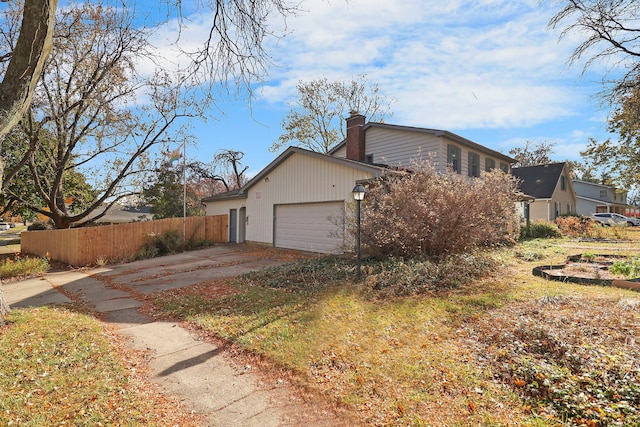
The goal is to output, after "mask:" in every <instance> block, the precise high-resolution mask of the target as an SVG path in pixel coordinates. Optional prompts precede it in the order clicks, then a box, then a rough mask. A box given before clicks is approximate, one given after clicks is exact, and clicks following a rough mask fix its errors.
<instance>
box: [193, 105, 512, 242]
mask: <svg viewBox="0 0 640 427" xmlns="http://www.w3.org/2000/svg"><path fill="white" fill-rule="evenodd" d="M420 159H422V160H425V161H429V162H430V163H431V164H432V165H433V166H434V167H435V168H436V170H440V171H444V170H445V168H446V167H447V165H450V166H451V167H452V168H453V169H454V170H455V171H457V172H458V173H460V174H465V175H468V176H470V177H474V176H479V175H480V172H481V170H482V169H484V170H490V169H494V168H496V167H499V168H501V169H503V170H504V171H505V172H508V171H509V169H510V165H511V164H512V163H513V162H514V159H512V158H511V157H508V156H505V155H504V154H501V153H499V152H497V151H494V150H491V149H489V148H487V147H484V146H482V145H480V144H477V143H475V142H473V141H470V140H468V139H465V138H463V137H461V136H458V135H455V134H453V133H451V132H447V131H442V130H435V129H425V128H416V127H409V126H398V125H390V124H384V123H372V122H369V123H365V117H364V116H362V115H359V114H351V116H350V117H349V118H347V136H346V138H345V140H344V141H343V142H342V143H340V144H339V145H338V146H337V147H336V148H334V149H333V150H332V151H331V152H329V153H328V154H321V153H317V152H312V151H308V150H305V149H302V148H299V147H289V148H288V149H286V150H285V151H284V152H283V153H282V154H280V155H279V156H278V157H277V158H276V159H275V160H274V161H273V162H271V163H270V164H269V165H267V166H266V167H265V168H264V169H263V170H262V171H260V172H259V173H258V174H257V175H256V176H255V177H254V178H253V179H251V180H250V181H249V182H248V183H247V184H246V185H244V186H243V187H242V188H239V189H236V190H233V191H231V192H228V193H223V194H218V195H214V196H212V197H209V198H206V199H204V200H203V203H204V204H205V206H206V213H207V215H220V214H225V215H229V241H230V242H238V243H241V242H244V241H250V242H257V243H264V244H269V245H272V246H274V247H281V248H290V249H299V250H308V251H314V252H323V253H336V252H343V251H344V250H351V249H352V248H348V247H346V245H347V244H348V243H347V242H349V241H350V240H349V239H346V237H347V236H346V233H345V216H346V214H347V213H348V212H349V206H350V205H351V204H353V203H355V202H354V201H353V196H352V190H353V187H354V186H355V184H356V182H362V181H366V180H370V179H372V178H375V177H378V176H380V175H382V174H384V173H385V172H386V171H387V170H388V168H389V167H393V168H397V167H401V168H402V167H411V166H412V165H413V162H414V161H419V160H420Z"/></svg>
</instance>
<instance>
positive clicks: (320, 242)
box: [274, 202, 344, 253]
mask: <svg viewBox="0 0 640 427" xmlns="http://www.w3.org/2000/svg"><path fill="white" fill-rule="evenodd" d="M274 214H275V224H274V225H275V231H274V242H275V244H274V245H275V246H276V247H278V248H288V249H299V250H304V251H312V252H321V253H340V252H342V244H343V234H344V202H327V203H302V204H295V205H276V207H275V213H274Z"/></svg>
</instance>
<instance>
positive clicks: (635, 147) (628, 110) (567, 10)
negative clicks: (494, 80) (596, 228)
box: [549, 0, 640, 188]
mask: <svg viewBox="0 0 640 427" xmlns="http://www.w3.org/2000/svg"><path fill="white" fill-rule="evenodd" d="M564 3H565V5H564V7H563V8H562V10H560V11H559V12H558V13H557V14H556V15H555V16H554V17H553V18H552V19H551V21H550V23H549V25H550V27H552V28H558V27H561V28H563V31H562V36H563V37H564V36H566V35H568V34H570V33H573V34H577V35H579V36H581V37H584V38H583V40H582V42H581V43H580V44H579V45H578V46H577V47H576V48H575V49H574V51H573V54H572V56H571V58H570V61H571V62H572V63H575V62H578V61H580V60H583V59H586V61H585V69H586V68H588V67H589V66H591V65H592V64H594V63H596V62H597V63H599V64H608V65H609V66H610V70H609V71H610V72H609V73H608V75H607V76H604V78H603V82H604V88H603V90H602V92H601V93H600V96H601V97H602V99H603V100H604V101H605V102H606V103H607V104H608V106H609V107H610V108H611V115H610V117H609V120H608V121H609V130H610V131H611V132H612V133H616V134H618V136H619V139H618V140H617V141H616V140H611V139H607V140H606V141H602V142H601V141H597V140H595V139H590V141H589V145H588V146H587V149H586V150H585V151H584V152H582V153H581V154H582V156H583V157H584V158H586V159H588V160H590V161H591V162H592V166H595V167H598V168H600V169H602V170H603V171H604V172H605V173H606V174H609V173H610V174H611V175H612V177H614V180H615V181H616V182H617V183H618V184H621V185H623V186H625V187H627V188H632V187H634V186H637V185H638V184H640V176H639V175H638V167H640V114H639V113H638V106H639V105H640V89H639V87H640V86H639V84H640V19H639V18H640V3H639V2H637V1H635V0H565V2H564Z"/></svg>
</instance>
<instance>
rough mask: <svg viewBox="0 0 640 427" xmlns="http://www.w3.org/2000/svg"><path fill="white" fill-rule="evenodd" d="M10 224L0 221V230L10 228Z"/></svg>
mask: <svg viewBox="0 0 640 427" xmlns="http://www.w3.org/2000/svg"><path fill="white" fill-rule="evenodd" d="M10 228H11V226H10V225H9V223H7V222H0V231H5V230H8V229H10Z"/></svg>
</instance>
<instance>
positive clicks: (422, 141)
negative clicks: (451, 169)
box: [365, 127, 446, 169]
mask: <svg viewBox="0 0 640 427" xmlns="http://www.w3.org/2000/svg"><path fill="white" fill-rule="evenodd" d="M441 152H442V146H441V141H440V138H438V137H437V136H434V135H431V134H427V133H420V132H409V131H403V130H397V129H383V128H376V127H373V128H369V129H367V130H366V146H365V153H366V155H373V163H384V164H387V165H390V166H401V167H411V166H412V164H413V163H414V162H421V161H429V162H431V163H432V164H433V166H434V167H435V168H436V169H437V168H438V167H439V165H440V164H441V162H442V157H441ZM445 159H446V153H445Z"/></svg>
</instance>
